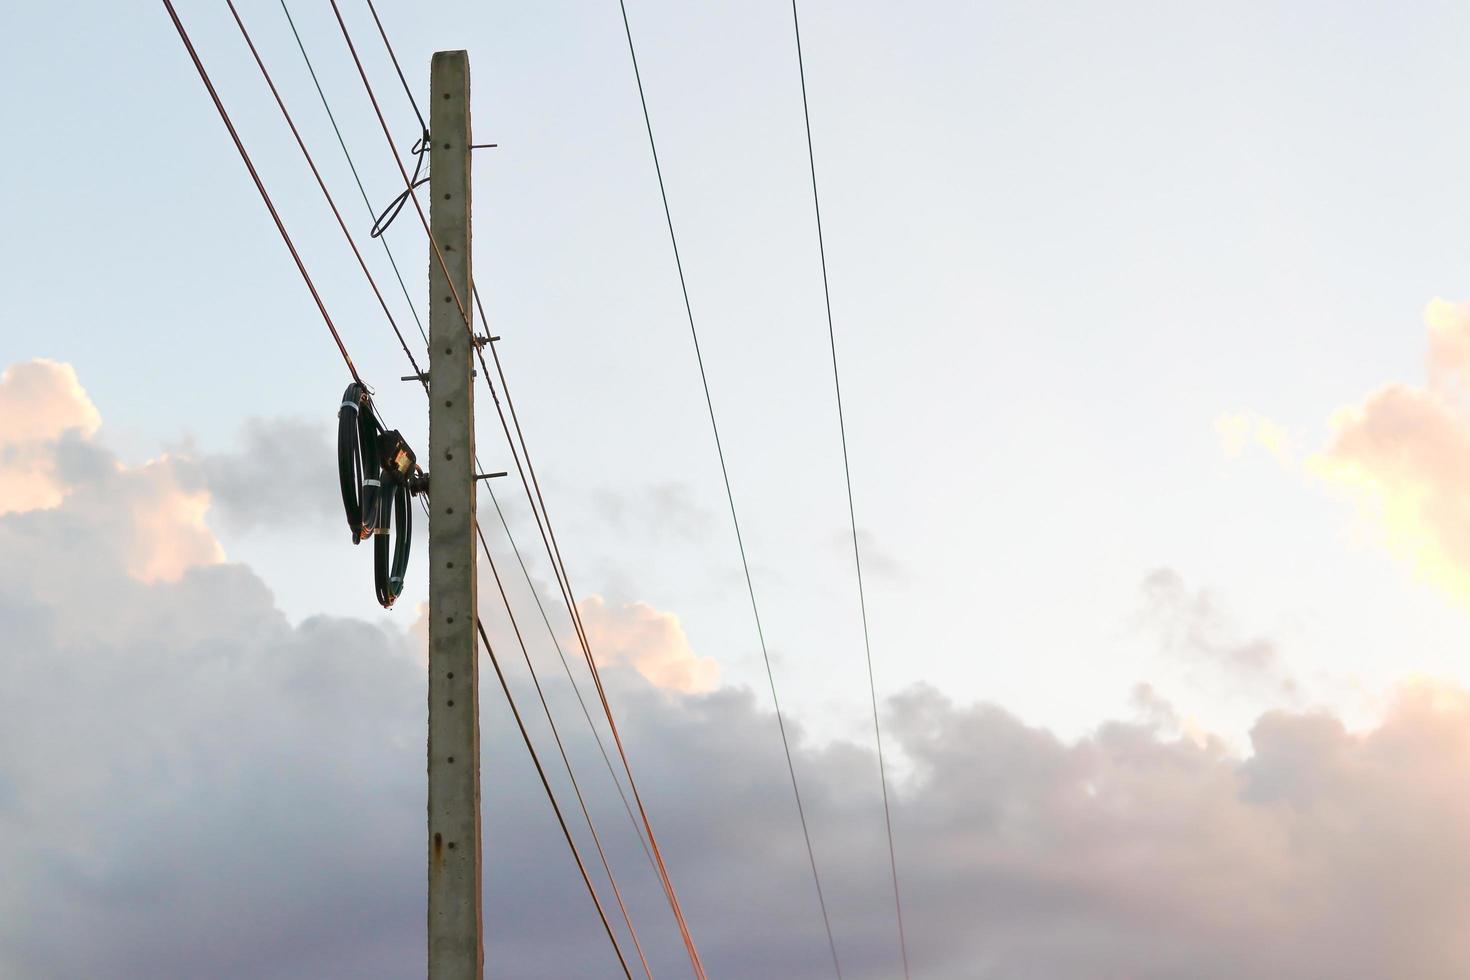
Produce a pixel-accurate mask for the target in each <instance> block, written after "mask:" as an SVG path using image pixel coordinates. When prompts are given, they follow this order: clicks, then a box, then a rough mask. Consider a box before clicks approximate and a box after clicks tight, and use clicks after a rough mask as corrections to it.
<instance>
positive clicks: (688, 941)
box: [331, 0, 705, 978]
mask: <svg viewBox="0 0 1470 980" xmlns="http://www.w3.org/2000/svg"><path fill="white" fill-rule="evenodd" d="M331 3H332V10H333V13H334V14H335V16H336V19H337V24H338V27H339V28H340V29H341V32H342V36H343V40H344V41H346V43H347V47H348V50H349V52H350V53H351V55H352V59H353V62H354V64H355V65H356V67H357V71H358V75H359V77H360V78H361V79H362V82H363V87H364V89H365V90H366V92H367V95H368V99H369V101H370V102H371V103H372V105H373V110H374V113H375V114H376V116H377V117H378V123H379V125H380V127H381V128H382V130H383V135H384V138H385V139H386V140H387V141H388V147H389V152H390V153H391V154H392V155H393V159H394V162H395V164H396V165H397V167H398V169H399V172H400V174H401V175H402V177H403V181H404V186H405V191H406V193H407V195H408V200H409V201H410V202H412V204H413V206H414V210H415V212H416V213H417V214H418V216H419V220H420V223H421V224H422V225H423V228H424V233H425V235H426V236H427V238H428V241H429V245H430V249H431V251H432V253H433V255H434V260H435V261H436V262H437V263H438V264H439V267H440V268H441V269H443V270H444V271H445V273H446V276H445V278H446V280H447V284H448V286H449V289H450V293H451V298H452V299H453V301H454V302H455V304H456V306H457V307H458V309H459V312H460V315H461V319H462V320H463V322H464V326H465V330H466V332H467V334H468V335H469V337H470V339H471V340H472V341H475V340H476V338H475V336H474V328H473V324H472V320H471V317H470V311H469V310H468V309H467V308H466V305H465V303H464V299H463V297H462V296H460V294H459V291H458V289H457V288H456V287H455V286H454V282H453V277H452V276H449V275H448V266H447V264H446V262H445V260H444V255H443V251H442V249H441V248H440V246H439V243H438V242H437V241H436V240H435V238H434V234H433V231H432V230H431V229H430V227H429V222H428V218H427V216H426V215H425V214H424V211H423V207H422V205H421V204H420V203H419V200H418V196H417V195H416V194H415V193H414V186H413V178H411V177H410V176H409V174H408V171H407V169H406V168H404V166H403V163H402V161H401V160H399V158H398V154H397V150H396V148H395V144H394V141H393V136H392V132H391V130H390V129H389V127H388V123H387V120H386V119H385V118H384V115H383V111H382V108H381V106H380V104H379V103H378V99H377V96H376V95H375V94H374V92H373V87H372V82H371V80H370V79H369V78H368V76H367V72H366V70H365V69H364V67H363V64H362V60H361V59H360V58H359V57H358V53H357V48H356V45H355V44H354V43H353V41H352V36H351V32H350V31H349V30H348V28H347V24H346V21H345V20H344V19H343V17H342V12H341V9H340V8H339V6H338V4H337V0H331ZM383 37H384V40H385V42H386V41H387V35H386V33H384V35H383ZM390 47H391V44H390ZM476 299H478V296H476ZM481 317H482V319H483V317H484V313H483V308H482V310H481ZM489 346H491V349H492V353H493V352H494V346H493V344H491V345H489ZM474 350H475V354H476V357H477V358H478V360H479V363H480V366H481V370H482V371H483V372H484V379H485V384H486V386H487V388H488V389H489V391H490V394H491V396H492V398H493V399H494V400H495V404H496V410H497V413H498V414H499V416H500V421H501V427H502V429H504V430H505V434H506V437H507V440H508V441H509V440H510V429H509V425H508V422H507V420H506V417H505V414H504V411H503V410H502V408H501V405H500V400H499V397H498V396H497V395H496V391H495V387H494V385H493V384H492V383H491V381H490V376H489V369H488V365H487V364H486V361H485V356H484V352H483V350H482V345H481V344H479V343H474ZM502 378H503V375H502ZM510 445H511V453H512V457H513V458H514V459H515V461H516V468H517V471H518V473H519V475H520V478H521V483H522V486H523V487H524V488H525V489H526V492H527V496H528V498H530V496H531V484H530V482H529V481H528V480H527V477H526V472H525V470H524V469H523V468H522V466H521V461H520V455H519V454H518V453H517V452H516V448H515V443H514V442H513V441H512V442H511V443H510ZM532 511H533V513H535V514H536V519H537V526H538V528H539V529H540V530H541V534H542V540H543V543H545V544H546V545H547V551H548V555H550V556H552V560H553V567H555V568H557V569H558V575H557V578H558V582H559V583H560V584H561V586H562V588H563V598H564V600H565V601H566V602H567V605H568V610H569V612H570V615H571V616H572V620H573V622H574V624H575V626H576V629H577V633H578V636H579V640H580V642H581V644H582V647H583V652H584V655H585V657H586V660H587V664H588V667H589V670H590V671H591V672H592V676H593V680H594V683H595V685H596V687H597V690H598V696H599V699H600V700H601V702H602V705H603V711H604V714H605V715H606V717H607V721H608V727H609V730H610V731H611V732H612V735H613V741H614V743H615V744H616V745H617V749H618V755H619V757H620V759H621V761H622V763H623V767H624V771H625V772H626V773H627V775H628V782H629V786H630V788H631V789H632V790H633V797H634V800H635V801H636V803H637V805H638V811H639V815H640V816H641V818H642V822H643V827H644V830H645V832H646V833H647V835H648V842H649V845H650V847H651V849H652V852H653V857H654V860H655V862H656V864H657V870H658V873H659V877H660V879H661V883H662V885H663V888H664V892H665V895H666V897H667V898H668V900H669V905H670V909H671V911H672V912H673V914H674V918H675V921H676V923H677V925H678V927H679V932H680V936H681V938H682V940H683V942H684V946H685V950H686V952H687V953H688V955H689V959H690V964H691V966H693V968H694V971H695V975H696V977H701V978H702V977H704V976H705V973H704V967H703V964H702V963H701V961H700V957H699V952H698V950H697V948H696V947H695V945H694V940H693V936H692V934H691V933H690V930H689V927H688V923H687V921H686V920H685V918H684V914H683V910H682V908H681V906H680V904H679V901H678V897H677V895H676V894H675V892H674V887H673V881H672V879H671V877H670V875H669V873H668V868H667V866H666V864H665V863H664V860H663V857H662V854H661V851H660V848H659V846H658V840H657V837H656V835H655V834H654V832H653V826H652V823H651V822H650V820H649V818H648V814H647V811H646V809H645V808H644V805H643V801H642V797H641V794H640V793H639V791H638V786H637V782H636V780H635V779H634V778H633V773H632V768H631V766H630V765H629V763H628V759H627V753H626V750H625V748H624V747H623V744H622V738H621V736H620V735H619V733H618V729H617V723H616V721H615V720H614V718H613V715H612V710H611V706H610V705H609V703H608V701H607V696H606V692H605V691H604V690H603V688H602V682H601V679H600V677H599V675H598V671H597V665H596V662H595V660H594V659H593V657H592V653H591V648H590V646H589V645H588V643H587V640H586V634H585V630H583V628H582V626H581V620H580V616H579V615H578V613H577V611H576V605H575V603H574V602H573V601H572V598H571V592H570V588H569V587H568V585H567V583H566V579H565V567H564V565H562V564H561V562H560V556H559V553H558V552H557V550H556V549H555V548H554V541H553V540H551V539H550V537H549V534H548V532H549V530H550V522H549V515H546V514H545V511H544V506H543V508H542V509H541V511H540V512H538V511H537V508H536V505H535V503H534V502H533V503H532ZM543 517H545V518H546V522H545V525H544V526H543Z"/></svg>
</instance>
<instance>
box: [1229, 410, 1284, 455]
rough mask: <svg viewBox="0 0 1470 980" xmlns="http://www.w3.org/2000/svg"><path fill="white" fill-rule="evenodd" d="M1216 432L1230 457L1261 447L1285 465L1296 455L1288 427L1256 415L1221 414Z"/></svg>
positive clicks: (1249, 413) (1250, 413) (1252, 413)
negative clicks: (1253, 447) (1248, 448)
mask: <svg viewBox="0 0 1470 980" xmlns="http://www.w3.org/2000/svg"><path fill="white" fill-rule="evenodd" d="M1215 433H1216V434H1217V435H1218V436H1219V437H1220V444H1221V446H1223V447H1224V449H1225V453H1226V455H1228V456H1239V455H1241V454H1242V453H1244V452H1245V450H1246V447H1248V446H1259V447H1260V448H1262V449H1264V450H1266V452H1268V453H1270V454H1271V455H1272V456H1274V457H1276V459H1278V460H1280V461H1282V462H1290V461H1291V460H1292V458H1293V455H1294V453H1293V448H1292V441H1291V435H1290V433H1288V432H1287V431H1286V429H1285V427H1284V426H1282V425H1280V424H1278V423H1276V422H1273V421H1271V420H1270V419H1268V418H1266V417H1265V416H1263V415H1257V414H1256V413H1254V412H1232V413H1229V414H1226V415H1221V416H1220V417H1219V418H1217V419H1215Z"/></svg>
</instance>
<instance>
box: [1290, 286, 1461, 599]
mask: <svg viewBox="0 0 1470 980" xmlns="http://www.w3.org/2000/svg"><path fill="white" fill-rule="evenodd" d="M1424 319H1425V322H1426V324H1427V326H1428V338H1429V339H1428V355H1427V358H1426V377H1427V383H1426V384H1424V385H1409V384H1391V385H1387V386H1385V387H1383V388H1381V389H1379V390H1378V391H1375V392H1373V393H1372V394H1370V395H1369V396H1368V397H1367V398H1365V399H1364V400H1363V401H1362V402H1361V403H1359V404H1357V405H1353V406H1349V407H1346V408H1343V409H1341V410H1340V411H1338V412H1337V413H1336V414H1335V415H1334V416H1333V419H1332V430H1333V431H1332V438H1331V440H1330V442H1329V443H1328V445H1327V447H1326V449H1325V450H1324V451H1323V452H1321V453H1320V454H1319V455H1317V456H1315V457H1314V458H1312V459H1311V460H1310V461H1309V467H1310V469H1311V471H1312V472H1313V473H1314V474H1316V475H1317V476H1318V477H1320V478H1321V479H1322V480H1324V481H1325V482H1326V483H1327V484H1329V485H1331V486H1335V487H1339V488H1342V489H1343V490H1345V491H1346V492H1347V493H1348V494H1349V495H1350V496H1351V498H1352V499H1353V500H1354V501H1355V502H1356V503H1357V505H1358V507H1359V510H1360V513H1361V514H1362V515H1363V516H1364V517H1365V518H1366V519H1367V521H1368V523H1369V526H1370V527H1371V528H1372V529H1373V530H1374V532H1375V533H1376V535H1377V536H1378V538H1379V539H1380V540H1381V541H1382V543H1383V544H1384V545H1386V546H1387V547H1388V548H1389V549H1390V550H1391V551H1392V552H1393V553H1395V554H1396V555H1398V556H1399V557H1401V558H1402V559H1403V560H1404V561H1406V562H1407V563H1408V564H1409V565H1410V566H1411V567H1412V568H1413V569H1414V571H1415V573H1416V574H1417V575H1418V576H1419V577H1420V578H1422V579H1423V580H1425V581H1427V582H1430V583H1432V584H1434V585H1436V586H1438V587H1440V588H1442V589H1444V590H1446V591H1447V592H1448V593H1450V594H1451V595H1453V596H1455V597H1456V598H1457V599H1459V600H1460V601H1462V602H1467V603H1470V407H1467V403H1466V400H1465V395H1466V393H1467V387H1466V382H1467V379H1470V307H1467V306H1465V305H1463V304H1451V303H1447V302H1446V301H1444V300H1440V299H1436V300H1434V301H1433V302H1431V303H1430V304H1429V306H1428V308H1427V309H1426V310H1425V314H1424Z"/></svg>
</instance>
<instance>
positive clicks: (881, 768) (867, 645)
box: [791, 0, 909, 978]
mask: <svg viewBox="0 0 1470 980" xmlns="http://www.w3.org/2000/svg"><path fill="white" fill-rule="evenodd" d="M791 26H792V28H793V29H794V31H795V34H796V67H797V70H798V71H799V73H800V75H801V111H802V117H803V119H804V120H805V121H806V155H807V162H808V163H809V164H810V166H811V174H812V210H813V211H814V212H815V214H816V218H817V251H818V254H819V255H820V256H821V259H822V298H823V300H825V301H826V304H827V340H828V343H829V346H830V347H831V349H832V387H833V389H834V390H835V391H836V393H837V431H838V433H839V434H840V435H841V437H842V474H843V477H844V478H845V479H846V481H847V517H848V523H849V524H850V525H851V527H852V562H853V567H854V568H855V569H856V570H857V587H858V608H859V609H860V610H861V612H862V620H863V653H864V654H865V655H866V657H867V661H868V696H869V699H870V700H871V701H872V704H873V738H874V740H875V741H876V742H877V743H878V779H879V782H880V783H881V785H882V787H883V826H884V829H885V830H886V831H887V833H888V870H889V872H890V874H891V876H892V878H893V910H894V913H895V915H896V916H897V919H898V949H899V953H900V954H901V955H902V957H903V975H904V977H905V978H907V977H908V976H909V948H908V942H907V939H906V938H905V936H904V930H903V900H902V899H901V898H900V897H899V888H898V859H897V857H896V856H895V852H894V847H893V816H892V813H891V812H890V810H889V806H888V768H887V766H886V765H885V763H884V760H883V729H882V727H881V726H880V725H879V723H878V687H877V683H876V682H875V681H874V679H873V644H872V640H871V639H870V638H869V633H868V598H867V591H866V590H865V589H864V588H863V556H862V550H861V549H860V548H859V547H858V529H857V508H856V507H855V506H854V505H853V499H852V466H851V464H850V463H849V462H848V455H847V420H846V417H845V416H844V414H843V411H842V377H841V375H840V373H839V372H838V370H837V331H836V329H835V328H834V327H833V326H832V290H831V287H830V286H829V284H828V279H827V245H826V240H825V239H824V237H823V235H822V205H821V201H820V199H819V198H818V195H817V157H816V153H815V151H814V150H813V149H812V113H811V108H810V105H809V104H808V102H807V95H806V64H805V62H804V61H803V59H802V55H801V22H800V21H799V20H798V19H797V14H796V0H791Z"/></svg>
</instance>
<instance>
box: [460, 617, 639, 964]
mask: <svg viewBox="0 0 1470 980" xmlns="http://www.w3.org/2000/svg"><path fill="white" fill-rule="evenodd" d="M475 627H476V628H477V629H478V630H479V631H480V642H481V643H482V644H483V645H484V647H485V652H486V653H487V654H489V656H490V666H491V667H493V668H495V677H496V678H497V679H498V680H499V681H500V689H501V691H503V692H504V693H505V702H506V704H508V705H510V713H511V715H512V716H513V717H514V718H515V722H516V728H518V729H519V730H520V733H521V740H522V741H523V742H525V743H526V751H527V752H529V753H530V755H531V763H532V764H533V765H534V766H535V767H536V775H537V776H538V777H540V779H541V786H542V788H543V789H545V790H546V799H547V800H549V801H550V802H551V809H552V810H553V811H554V812H555V813H556V822H557V824H558V826H560V827H561V832H562V836H563V837H565V838H566V841H567V847H568V849H570V850H571V852H572V856H573V857H574V858H575V859H576V862H577V870H578V871H579V872H581V874H582V881H583V883H584V884H586V886H587V892H588V894H590V895H591V896H592V901H593V902H594V903H596V905H597V916H598V918H599V919H601V920H602V928H603V929H604V930H606V932H607V938H608V940H609V941H611V942H612V946H613V951H614V952H616V953H617V956H618V965H619V966H620V967H622V969H623V976H624V977H625V978H627V980H633V974H632V971H630V970H629V969H628V961H627V960H626V959H624V958H623V948H622V946H620V945H619V944H618V938H617V936H616V935H614V934H613V929H612V923H610V922H608V921H607V913H606V912H604V911H603V909H602V902H601V900H599V899H598V897H597V889H595V888H593V887H592V879H591V877H589V876H588V874H587V865H586V863H585V862H584V861H583V860H582V854H581V852H580V851H579V850H578V849H577V842H576V841H575V840H573V839H572V831H571V828H569V827H568V826H567V821H566V818H565V817H563V816H562V813H561V805H560V804H558V803H557V802H556V794H555V793H553V792H552V791H551V782H550V780H548V779H547V778H546V769H545V767H544V766H542V765H541V757H540V756H539V755H537V754H536V746H535V745H533V744H532V743H531V735H530V733H529V732H527V731H526V723H525V722H524V721H522V720H521V712H520V709H519V708H517V707H516V702H515V698H514V697H512V696H511V693H510V685H509V684H508V683H506V680H505V672H504V671H502V670H501V669H500V659H499V658H498V657H496V656H495V648H494V647H492V646H491V645H490V637H489V635H488V634H486V632H485V624H484V623H483V622H481V621H480V620H479V618H478V617H476V619H475Z"/></svg>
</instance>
